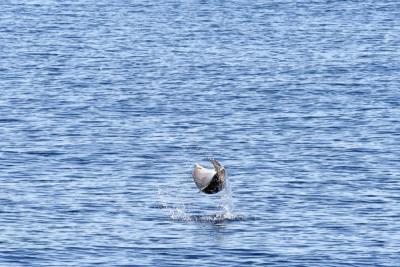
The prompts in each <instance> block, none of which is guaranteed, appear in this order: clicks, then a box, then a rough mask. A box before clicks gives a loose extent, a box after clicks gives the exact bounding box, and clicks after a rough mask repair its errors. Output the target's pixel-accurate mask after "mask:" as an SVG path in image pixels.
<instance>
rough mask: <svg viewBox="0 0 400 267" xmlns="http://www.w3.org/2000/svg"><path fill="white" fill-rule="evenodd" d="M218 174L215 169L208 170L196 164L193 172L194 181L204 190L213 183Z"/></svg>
mask: <svg viewBox="0 0 400 267" xmlns="http://www.w3.org/2000/svg"><path fill="white" fill-rule="evenodd" d="M216 173H217V172H216V171H215V170H214V169H212V170H211V169H207V168H204V167H203V166H201V165H200V164H197V163H196V164H195V166H194V170H193V179H194V182H195V184H196V185H197V187H198V188H199V189H200V190H203V189H204V188H206V187H207V186H208V185H209V184H210V183H211V180H212V178H213V177H214V175H215V174H216Z"/></svg>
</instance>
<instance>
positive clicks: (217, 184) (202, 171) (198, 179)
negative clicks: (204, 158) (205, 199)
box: [193, 159, 225, 194]
mask: <svg viewBox="0 0 400 267" xmlns="http://www.w3.org/2000/svg"><path fill="white" fill-rule="evenodd" d="M210 162H211V163H212V164H213V166H214V169H207V168H204V167H203V166H201V165H200V164H195V166H194V170H193V179H194V182H195V184H196V186H197V187H198V188H199V189H200V190H201V191H202V192H204V193H206V194H215V193H218V192H219V191H221V190H222V189H224V187H225V168H224V166H222V165H221V163H219V161H218V160H216V159H211V160H210Z"/></svg>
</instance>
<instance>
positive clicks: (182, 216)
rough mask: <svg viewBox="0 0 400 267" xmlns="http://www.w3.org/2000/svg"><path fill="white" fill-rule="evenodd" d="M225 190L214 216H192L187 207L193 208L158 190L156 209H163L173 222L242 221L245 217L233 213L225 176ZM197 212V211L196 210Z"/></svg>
mask: <svg viewBox="0 0 400 267" xmlns="http://www.w3.org/2000/svg"><path fill="white" fill-rule="evenodd" d="M226 178H227V179H226V181H225V188H224V190H222V191H221V193H222V194H221V195H220V198H219V200H220V202H219V203H218V204H217V205H216V207H215V208H216V209H217V211H218V212H217V213H215V214H210V215H206V214H200V215H197V214H196V215H194V214H192V213H193V212H190V210H189V209H188V208H187V207H192V206H193V207H195V206H196V205H192V204H189V203H187V201H183V199H181V198H179V197H178V196H177V195H176V194H173V193H167V192H165V191H163V190H161V189H160V188H158V191H157V199H158V204H157V205H156V207H157V208H160V209H164V210H165V212H166V214H167V215H168V217H169V218H171V219H172V220H174V221H188V222H189V221H194V222H207V223H222V222H227V221H243V220H245V219H246V218H245V216H243V215H240V214H235V213H234V205H233V198H232V189H231V185H230V183H229V179H228V176H226ZM197 212H198V210H197Z"/></svg>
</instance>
